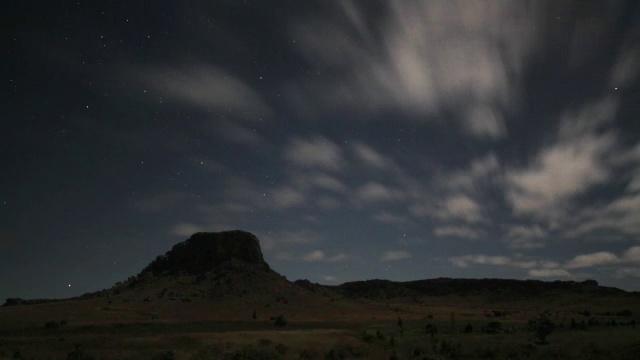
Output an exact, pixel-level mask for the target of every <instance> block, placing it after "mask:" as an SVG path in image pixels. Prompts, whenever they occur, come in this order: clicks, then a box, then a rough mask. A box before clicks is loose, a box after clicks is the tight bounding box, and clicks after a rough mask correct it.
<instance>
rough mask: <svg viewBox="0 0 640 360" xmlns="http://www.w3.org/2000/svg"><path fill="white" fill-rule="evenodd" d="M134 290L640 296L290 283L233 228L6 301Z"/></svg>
mask: <svg viewBox="0 0 640 360" xmlns="http://www.w3.org/2000/svg"><path fill="white" fill-rule="evenodd" d="M132 291H135V292H137V293H141V292H144V293H145V294H148V296H149V297H150V298H154V297H155V298H163V297H165V294H170V293H174V294H175V296H174V297H175V298H182V299H185V298H187V297H189V295H188V294H194V293H197V294H199V295H198V296H199V297H200V298H202V299H214V298H220V297H229V296H231V297H238V296H240V297H243V296H252V295H258V294H262V295H264V294H273V293H289V294H294V293H298V292H300V291H303V292H304V291H310V292H312V293H316V294H322V295H325V296H329V297H343V298H348V299H372V300H376V299H392V298H403V297H407V298H411V297H420V296H447V295H458V296H484V297H487V298H494V297H499V298H500V299H502V300H522V299H526V298H530V297H540V296H554V295H559V294H582V295H588V296H607V295H614V296H623V297H626V296H633V297H634V299H635V297H640V293H639V292H627V291H624V290H621V289H617V288H613V287H604V286H600V285H599V284H598V282H596V281H595V280H585V281H582V282H576V281H540V280H512V279H452V278H437V279H425V280H415V281H405V282H395V281H390V280H380V279H375V280H366V281H353V282H347V283H344V284H341V285H337V286H328V285H320V284H315V283H311V282H310V281H308V280H297V281H295V282H294V283H292V282H289V281H288V280H287V279H286V278H285V277H284V276H282V275H280V274H278V273H277V272H275V271H273V270H272V269H271V268H270V267H269V264H267V263H266V262H265V261H264V257H263V255H262V250H261V248H260V242H259V240H258V238H257V237H256V236H255V235H254V234H252V233H250V232H246V231H241V230H232V231H223V232H199V233H195V234H193V235H192V236H191V237H190V238H189V239H187V240H185V241H183V242H180V243H177V244H176V245H174V246H173V247H172V248H171V249H170V250H169V251H167V252H166V253H165V254H164V255H160V256H158V257H156V259H155V260H153V261H152V262H151V263H149V265H147V266H146V267H145V268H144V269H143V270H142V271H141V272H140V273H139V274H138V275H136V276H131V277H129V278H128V279H127V280H125V281H123V282H119V283H117V284H115V286H113V287H111V288H110V289H104V290H101V291H97V292H93V293H87V294H84V295H81V296H78V297H74V298H70V299H54V300H52V299H32V300H25V299H20V298H8V299H7V300H6V302H5V303H4V304H3V305H2V306H14V305H31V304H41V303H48V302H58V301H68V300H82V299H89V298H96V297H107V298H110V297H112V296H119V295H120V294H125V293H127V292H132Z"/></svg>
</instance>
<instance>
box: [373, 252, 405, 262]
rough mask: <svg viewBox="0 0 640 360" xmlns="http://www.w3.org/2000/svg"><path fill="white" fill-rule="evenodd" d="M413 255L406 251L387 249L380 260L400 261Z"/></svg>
mask: <svg viewBox="0 0 640 360" xmlns="http://www.w3.org/2000/svg"><path fill="white" fill-rule="evenodd" d="M410 257H411V255H410V254H409V253H408V252H406V251H385V252H384V254H382V257H381V258H380V261H382V262H387V261H398V260H404V259H408V258H410Z"/></svg>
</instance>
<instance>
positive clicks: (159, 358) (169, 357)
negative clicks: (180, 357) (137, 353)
mask: <svg viewBox="0 0 640 360" xmlns="http://www.w3.org/2000/svg"><path fill="white" fill-rule="evenodd" d="M175 358H176V356H175V354H174V353H173V351H171V350H168V351H165V352H163V353H160V354H158V355H156V356H154V357H153V360H174V359H175Z"/></svg>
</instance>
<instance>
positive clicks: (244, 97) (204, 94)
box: [136, 64, 273, 120]
mask: <svg viewBox="0 0 640 360" xmlns="http://www.w3.org/2000/svg"><path fill="white" fill-rule="evenodd" d="M138 73H141V74H142V75H139V74H138ZM138 73H137V74H136V76H141V78H142V81H143V83H145V84H147V85H149V86H151V87H153V89H154V91H155V92H156V93H158V94H161V95H164V96H167V97H168V98H169V99H173V100H175V101H180V102H186V103H188V104H191V105H193V106H197V107H200V108H203V109H205V110H210V109H222V110H229V109H230V110H231V111H232V114H234V115H236V114H237V115H239V116H240V117H242V118H243V119H248V120H258V119H259V118H267V117H270V116H271V115H272V113H273V111H272V109H271V108H270V106H269V105H268V104H266V103H265V101H264V100H263V99H262V98H261V97H260V95H258V94H257V93H256V92H255V91H254V90H253V89H251V87H250V86H248V85H247V84H245V83H244V82H243V81H242V80H240V79H238V78H236V77H235V76H233V75H232V74H230V73H228V72H225V71H223V70H221V69H219V68H217V67H215V66H212V65H203V64H201V65H194V66H190V67H184V68H166V69H155V70H151V71H142V72H138Z"/></svg>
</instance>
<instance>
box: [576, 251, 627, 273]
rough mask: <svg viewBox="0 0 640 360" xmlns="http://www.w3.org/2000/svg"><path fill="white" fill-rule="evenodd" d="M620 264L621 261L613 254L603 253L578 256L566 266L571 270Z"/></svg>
mask: <svg viewBox="0 0 640 360" xmlns="http://www.w3.org/2000/svg"><path fill="white" fill-rule="evenodd" d="M618 262H620V259H619V258H618V257H617V256H616V255H615V254H613V253H610V252H607V251H601V252H597V253H592V254H586V255H578V256H576V257H574V258H573V259H572V260H571V261H569V262H568V263H567V265H566V267H567V268H569V269H577V268H584V267H591V266H597V265H609V264H615V263H618Z"/></svg>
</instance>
